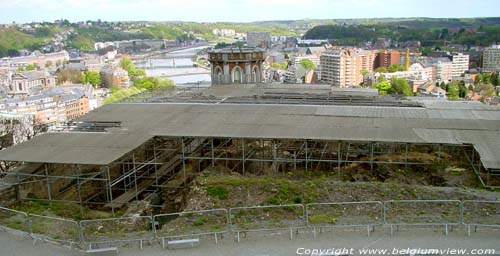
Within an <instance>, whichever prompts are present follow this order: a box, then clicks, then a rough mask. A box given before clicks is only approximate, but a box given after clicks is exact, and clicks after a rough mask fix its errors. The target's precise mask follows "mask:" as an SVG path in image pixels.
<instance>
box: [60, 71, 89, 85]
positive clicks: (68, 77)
mask: <svg viewBox="0 0 500 256" xmlns="http://www.w3.org/2000/svg"><path fill="white" fill-rule="evenodd" d="M56 77H57V83H58V84H64V83H68V82H69V83H73V84H80V83H85V82H86V77H85V75H84V74H83V73H82V72H81V71H80V70H77V69H61V70H59V72H57V74H56Z"/></svg>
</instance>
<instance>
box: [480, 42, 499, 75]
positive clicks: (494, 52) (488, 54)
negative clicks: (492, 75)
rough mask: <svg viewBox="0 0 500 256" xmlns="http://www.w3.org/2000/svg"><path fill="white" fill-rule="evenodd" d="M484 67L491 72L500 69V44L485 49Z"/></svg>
mask: <svg viewBox="0 0 500 256" xmlns="http://www.w3.org/2000/svg"><path fill="white" fill-rule="evenodd" d="M483 69H484V70H485V71H490V72H494V71H500V45H493V46H491V47H489V48H486V49H484V52H483Z"/></svg>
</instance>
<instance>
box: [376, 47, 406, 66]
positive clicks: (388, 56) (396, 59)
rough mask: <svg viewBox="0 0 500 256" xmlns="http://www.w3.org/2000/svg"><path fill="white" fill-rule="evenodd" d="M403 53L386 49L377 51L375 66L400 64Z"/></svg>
mask: <svg viewBox="0 0 500 256" xmlns="http://www.w3.org/2000/svg"><path fill="white" fill-rule="evenodd" d="M400 57H401V54H400V53H399V51H396V50H384V51H380V52H377V56H376V58H375V65H374V68H375V69H376V68H379V67H386V68H388V67H389V66H390V65H393V64H400Z"/></svg>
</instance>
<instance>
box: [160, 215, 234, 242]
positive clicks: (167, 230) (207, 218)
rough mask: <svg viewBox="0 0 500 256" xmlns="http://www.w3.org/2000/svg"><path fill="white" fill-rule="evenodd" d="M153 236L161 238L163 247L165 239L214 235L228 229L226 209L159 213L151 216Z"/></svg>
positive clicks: (225, 231)
mask: <svg viewBox="0 0 500 256" xmlns="http://www.w3.org/2000/svg"><path fill="white" fill-rule="evenodd" d="M153 223H154V226H155V236H156V238H157V239H161V241H162V246H163V247H165V239H173V238H182V237H193V236H202V235H214V238H215V243H217V239H218V238H217V234H223V233H227V232H228V231H229V220H228V211H227V209H215V210H203V211H187V212H178V213H167V214H159V215H155V216H154V217H153Z"/></svg>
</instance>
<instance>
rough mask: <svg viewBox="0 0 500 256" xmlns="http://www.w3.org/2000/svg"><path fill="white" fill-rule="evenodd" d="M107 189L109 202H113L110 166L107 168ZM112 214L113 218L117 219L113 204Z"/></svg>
mask: <svg viewBox="0 0 500 256" xmlns="http://www.w3.org/2000/svg"><path fill="white" fill-rule="evenodd" d="M106 179H107V180H106V183H107V184H106V187H107V188H108V198H109V202H110V203H111V202H113V190H112V188H111V175H110V173H109V166H106ZM111 213H112V216H113V218H114V217H115V206H114V205H113V204H111Z"/></svg>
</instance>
